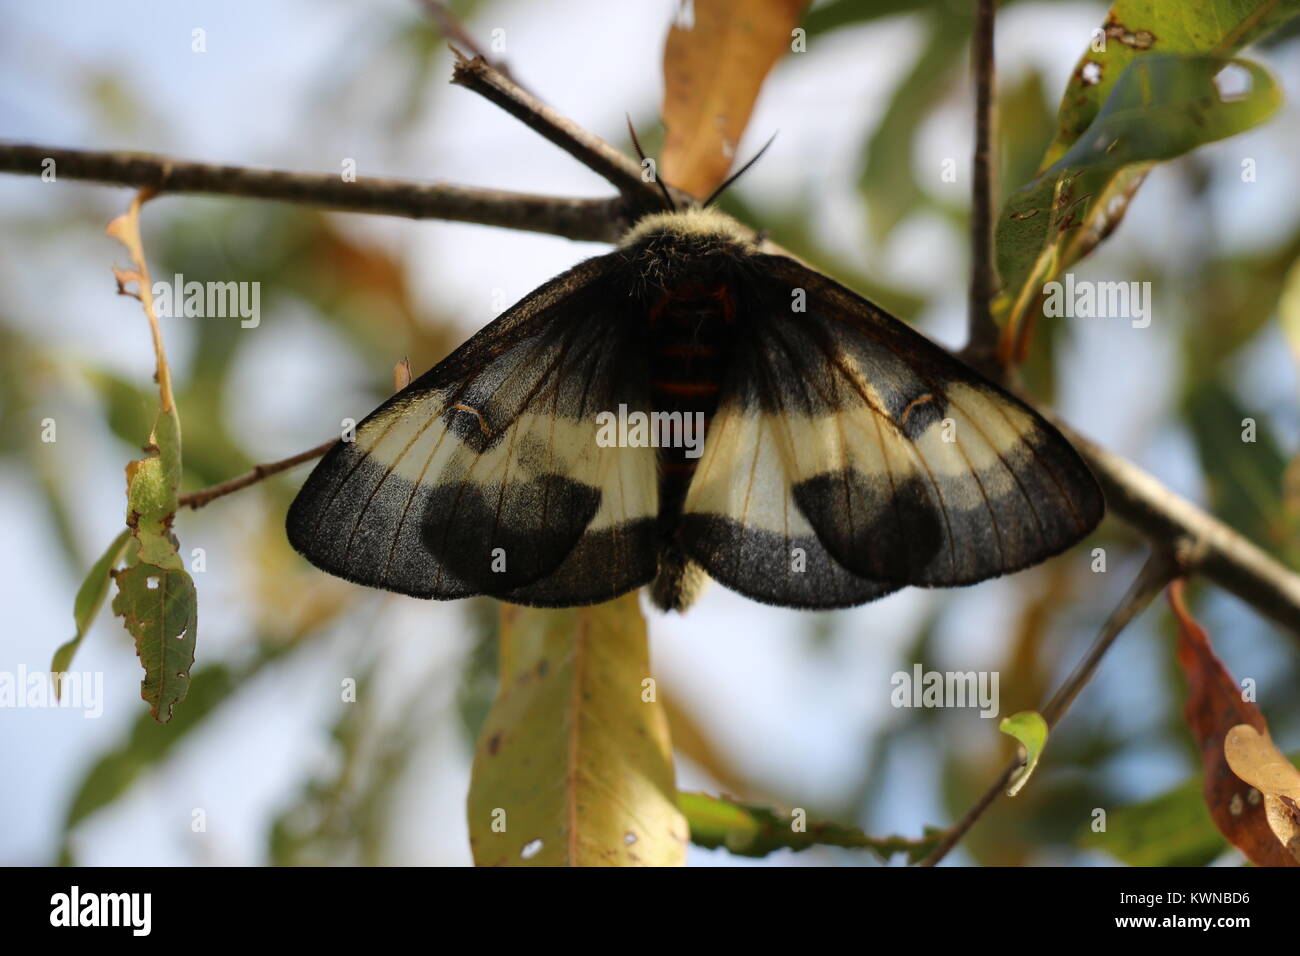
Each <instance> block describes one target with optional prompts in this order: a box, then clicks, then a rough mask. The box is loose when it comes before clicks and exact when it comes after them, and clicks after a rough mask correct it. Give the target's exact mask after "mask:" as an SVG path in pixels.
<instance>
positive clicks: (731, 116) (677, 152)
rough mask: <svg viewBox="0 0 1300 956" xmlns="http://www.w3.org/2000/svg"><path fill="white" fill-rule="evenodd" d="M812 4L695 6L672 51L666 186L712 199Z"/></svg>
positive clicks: (709, 1) (674, 31)
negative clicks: (773, 71)
mask: <svg viewBox="0 0 1300 956" xmlns="http://www.w3.org/2000/svg"><path fill="white" fill-rule="evenodd" d="M807 5H808V0H695V4H694V8H695V18H694V24H693V26H691V27H689V28H687V27H683V26H680V25H678V24H677V23H674V24H673V26H672V28H671V29H670V30H669V31H668V42H667V43H666V44H665V46H664V107H663V119H664V125H665V127H667V133H668V135H667V140H666V142H665V144H664V149H663V156H662V158H661V160H660V162H661V165H662V167H663V169H662V172H663V178H664V180H665V181H666V182H670V183H672V184H673V185H674V186H676V187H678V188H679V189H684V190H686V192H688V193H691V194H692V195H695V196H707V195H708V194H709V193H710V192H712V191H713V189H714V187H716V186H717V185H718V184H719V183H721V182H722V181H723V179H725V178H726V176H727V171H728V170H729V169H730V168H731V164H732V161H733V160H734V158H735V152H736V145H737V144H738V143H739V142H740V136H741V134H742V133H743V132H744V131H745V124H746V123H748V122H749V115H750V113H751V112H752V111H753V109H754V101H755V100H756V99H757V98H758V91H759V88H760V87H761V86H762V85H763V79H764V78H765V77H766V76H767V73H768V71H769V70H771V69H772V66H773V65H774V64H775V63H776V61H777V60H778V59H780V58H781V55H782V54H783V53H785V52H786V51H787V50H789V49H790V48H791V33H792V31H793V30H794V28H795V26H797V25H798V23H799V17H800V16H801V15H802V13H803V10H804V8H805V7H806V6H807Z"/></svg>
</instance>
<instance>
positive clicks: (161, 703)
mask: <svg viewBox="0 0 1300 956" xmlns="http://www.w3.org/2000/svg"><path fill="white" fill-rule="evenodd" d="M132 547H133V549H135V548H138V546H136V545H133V546H132ZM172 551H173V553H174V552H175V545H174V544H173V546H172ZM177 561H178V562H179V558H177ZM116 578H117V589H118V593H117V596H116V597H115V598H113V613H114V614H116V615H118V616H119V617H121V618H122V619H123V621H124V622H125V624H126V628H127V630H128V631H130V632H131V636H132V637H134V638H135V649H136V653H137V654H138V655H139V656H140V663H141V664H143V665H144V680H143V681H141V682H140V696H141V697H143V698H144V699H145V700H147V701H148V702H149V708H150V713H151V714H152V715H153V718H154V719H155V720H157V721H159V722H160V723H166V722H167V721H169V720H171V717H172V708H173V707H174V706H175V705H176V704H177V703H179V702H180V701H182V700H184V699H185V694H186V692H187V691H188V690H189V686H190V666H191V665H192V664H193V663H194V640H195V637H196V636H197V634H198V601H197V598H196V595H195V592H194V582H193V581H192V580H191V579H190V576H189V574H188V573H187V572H186V571H185V569H184V568H182V567H159V566H158V565H155V564H150V563H148V562H146V561H143V560H140V558H139V553H138V550H132V551H129V552H128V567H126V568H125V569H124V570H122V571H119V572H118V573H117V575H116Z"/></svg>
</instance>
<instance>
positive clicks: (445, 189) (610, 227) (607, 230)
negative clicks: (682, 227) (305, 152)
mask: <svg viewBox="0 0 1300 956" xmlns="http://www.w3.org/2000/svg"><path fill="white" fill-rule="evenodd" d="M49 161H53V166H52V167H51V166H50V163H49ZM47 169H52V170H53V172H54V174H55V182H58V181H59V180H60V179H77V180H86V181H89V182H99V183H110V184H112V185H116V186H133V187H137V188H139V187H146V186H149V187H153V188H154V189H155V190H157V191H158V192H159V193H192V194H205V195H220V196H243V197H248V198H252V199H274V200H279V201H283V202H294V203H302V204H306V205H310V206H317V207H320V208H324V209H337V210H341V211H343V212H364V213H376V214H379V215H385V216H405V217H407V218H410V219H448V220H451V221H453V222H474V223H481V224H483V225H487V226H501V227H505V228H510V229H525V230H528V231H530V232H544V233H548V234H550V235H555V236H564V237H565V238H567V239H585V240H590V241H593V242H614V241H616V240H617V239H618V237H619V236H620V235H621V234H622V232H623V230H624V229H625V228H626V226H625V225H624V224H623V223H622V222H621V221H620V219H619V211H620V210H621V209H622V208H623V203H622V202H621V201H620V200H619V199H618V198H612V199H577V198H566V197H552V196H537V195H531V194H528V193H515V192H507V191H504V190H499V189H476V188H472V187H467V186H451V185H445V184H441V183H417V182H411V181H410V180H402V179H381V178H371V177H368V176H358V177H357V179H356V180H355V181H353V182H348V181H345V180H344V179H343V177H342V176H341V175H340V174H335V173H302V172H286V171H284V170H279V169H253V168H249V167H246V166H224V165H219V164H215V163H196V162H190V161H188V160H183V159H172V158H170V157H167V156H159V155H156V154H151V153H133V152H116V151H113V152H107V151H99V150H81V149H60V148H58V147H53V146H41V145H38V144H31V143H6V142H0V172H7V173H20V174H26V175H30V176H40V175H42V174H44V173H45V172H46V171H47Z"/></svg>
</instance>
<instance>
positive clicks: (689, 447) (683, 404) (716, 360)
mask: <svg viewBox="0 0 1300 956" xmlns="http://www.w3.org/2000/svg"><path fill="white" fill-rule="evenodd" d="M646 323H647V331H648V335H647V338H648V343H647V344H648V346H649V348H648V351H649V365H650V402H651V408H652V410H653V412H654V413H655V415H656V418H655V420H656V421H657V422H659V423H660V428H661V431H666V432H667V434H661V435H660V436H658V437H659V441H658V443H657V444H658V446H659V450H658V457H659V467H660V502H661V504H660V516H661V520H662V522H663V524H664V528H665V531H666V532H671V530H672V525H673V524H675V522H676V519H677V516H678V515H679V514H680V512H681V503H682V501H683V500H684V499H685V496H686V489H687V487H688V486H689V484H690V480H691V475H692V474H694V472H695V465H696V462H697V461H698V460H699V458H700V455H701V454H702V453H703V449H704V441H705V437H706V435H707V434H708V426H709V422H710V421H711V420H712V418H713V415H714V413H715V412H716V411H717V408H718V397H719V395H720V393H721V391H722V386H723V381H724V377H725V374H726V371H727V366H728V362H729V360H730V357H731V343H732V341H733V340H734V336H735V325H736V300H735V296H734V295H733V293H732V290H731V288H730V286H729V285H728V283H727V282H725V281H720V280H719V281H700V280H695V279H691V280H685V281H681V282H678V283H676V284H675V285H673V286H671V287H670V288H668V289H667V290H665V291H664V292H663V293H662V294H661V295H660V296H659V297H658V298H657V299H656V300H655V301H654V302H652V303H651V304H650V307H649V310H648V312H647V316H646Z"/></svg>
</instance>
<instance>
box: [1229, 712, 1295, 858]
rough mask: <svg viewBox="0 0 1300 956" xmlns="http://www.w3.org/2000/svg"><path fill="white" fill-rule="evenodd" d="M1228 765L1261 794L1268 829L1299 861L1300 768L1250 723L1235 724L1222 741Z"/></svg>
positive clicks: (1267, 736)
mask: <svg viewBox="0 0 1300 956" xmlns="http://www.w3.org/2000/svg"><path fill="white" fill-rule="evenodd" d="M1223 756H1224V757H1225V758H1226V759H1227V761H1228V766H1229V767H1231V768H1232V772H1233V773H1235V774H1236V775H1237V776H1238V777H1240V778H1241V779H1242V780H1244V781H1246V783H1248V784H1250V785H1251V786H1252V787H1254V788H1255V789H1256V790H1258V791H1259V792H1260V793H1262V794H1263V795H1264V815H1265V817H1266V818H1267V820H1268V825H1269V828H1270V829H1271V830H1272V831H1273V834H1274V835H1275V836H1276V837H1277V838H1278V840H1279V842H1281V844H1282V845H1283V846H1284V847H1286V848H1287V850H1288V852H1290V854H1291V855H1292V856H1293V857H1295V858H1296V860H1297V862H1300V816H1298V815H1297V812H1296V805H1297V803H1298V802H1300V770H1297V769H1296V767H1295V764H1293V763H1291V761H1290V760H1288V759H1287V758H1286V755H1285V754H1284V753H1282V751H1280V750H1278V749H1277V746H1276V745H1275V744H1274V743H1273V740H1272V738H1271V737H1269V735H1268V733H1267V732H1266V733H1262V734H1261V733H1260V732H1259V731H1258V730H1256V729H1255V728H1254V727H1252V726H1251V725H1250V724H1239V725H1238V726H1236V727H1233V728H1232V729H1231V730H1229V731H1228V736H1227V737H1225V738H1224V740H1223Z"/></svg>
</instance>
